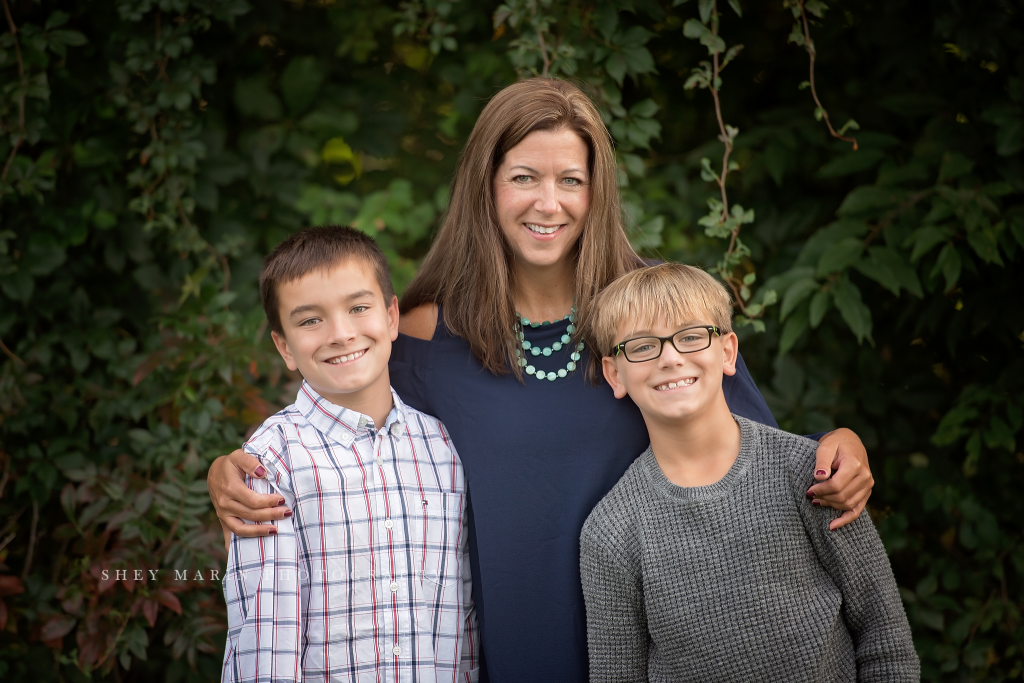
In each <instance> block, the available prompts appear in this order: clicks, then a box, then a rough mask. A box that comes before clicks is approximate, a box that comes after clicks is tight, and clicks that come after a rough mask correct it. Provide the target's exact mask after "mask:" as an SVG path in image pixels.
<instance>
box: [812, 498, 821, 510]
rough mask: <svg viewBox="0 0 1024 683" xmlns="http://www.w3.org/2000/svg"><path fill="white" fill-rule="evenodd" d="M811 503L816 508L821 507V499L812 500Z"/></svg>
mask: <svg viewBox="0 0 1024 683" xmlns="http://www.w3.org/2000/svg"><path fill="white" fill-rule="evenodd" d="M811 505H813V506H814V507H816V508H817V507H821V501H820V500H812V501H811Z"/></svg>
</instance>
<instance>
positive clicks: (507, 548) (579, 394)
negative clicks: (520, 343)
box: [390, 314, 776, 683]
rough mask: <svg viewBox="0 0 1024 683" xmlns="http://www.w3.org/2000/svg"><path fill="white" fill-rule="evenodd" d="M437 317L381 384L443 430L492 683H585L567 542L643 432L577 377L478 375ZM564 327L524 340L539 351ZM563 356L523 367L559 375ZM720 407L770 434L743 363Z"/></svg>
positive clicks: (579, 606)
mask: <svg viewBox="0 0 1024 683" xmlns="http://www.w3.org/2000/svg"><path fill="white" fill-rule="evenodd" d="M441 317H442V316H441V315H440V314H439V315H438V324H437V329H436V330H435V332H434V338H433V339H432V340H430V341H424V340H421V339H416V338H413V337H408V336H406V335H401V334H400V335H399V336H398V340H397V341H396V342H395V343H394V346H393V347H392V351H391V363H390V371H391V384H392V385H393V386H394V388H395V390H396V391H397V392H398V394H399V396H401V397H402V400H403V401H405V402H406V403H408V404H409V405H411V406H412V407H414V408H416V409H418V410H422V411H424V412H426V413H428V414H431V415H435V416H436V417H438V418H440V419H441V421H442V422H444V424H445V426H447V427H448V431H449V432H450V433H451V435H452V439H453V440H454V442H455V448H456V450H458V452H459V455H460V456H461V458H462V463H463V467H464V468H465V472H466V478H467V482H468V487H469V498H470V509H471V514H470V525H469V533H470V536H469V549H470V556H471V563H472V569H473V598H474V600H475V603H476V609H477V614H478V617H479V620H480V630H481V638H482V643H483V662H484V670H483V672H482V674H483V675H482V676H481V680H489V681H490V683H524V682H526V681H529V682H530V683H542V682H544V681H552V682H557V683H586V681H587V630H586V615H585V612H584V606H583V589H582V587H581V584H580V570H579V538H580V530H581V529H582V528H583V522H584V521H585V520H586V518H587V515H589V514H590V511H591V509H593V507H594V506H595V505H596V504H597V502H598V501H599V500H601V498H602V497H604V495H605V494H606V493H608V491H609V490H611V488H612V486H614V485H615V483H616V482H617V481H618V480H619V478H620V477H621V476H622V474H623V473H624V472H625V471H626V468H628V467H629V465H630V464H631V463H632V462H633V460H635V459H636V457H637V456H639V455H640V454H641V453H643V451H644V450H646V448H647V445H648V438H647V428H646V427H645V426H644V422H643V418H642V417H641V415H640V411H639V409H637V407H636V405H635V404H634V403H633V402H632V401H631V400H630V399H629V398H628V397H627V398H625V399H623V400H617V399H616V398H615V397H614V396H613V395H612V390H611V388H610V387H609V386H608V384H607V383H605V382H604V381H603V379H602V382H601V385H600V386H594V385H592V384H590V383H589V382H588V381H587V379H586V377H585V372H584V371H583V369H584V368H586V367H587V363H588V362H589V357H588V354H587V351H586V350H584V351H583V358H582V360H581V363H580V366H579V369H577V370H576V372H574V373H572V374H570V375H569V376H568V377H567V378H564V379H558V380H555V381H554V382H551V381H547V380H538V379H537V378H536V377H532V376H525V383H520V382H519V381H518V380H517V379H515V377H514V376H513V375H511V374H509V375H503V376H501V377H496V376H494V375H493V374H491V373H490V372H488V371H486V370H484V369H483V366H481V365H480V363H479V362H478V361H477V360H476V359H475V358H474V357H473V355H472V353H471V352H470V350H469V345H468V344H467V343H466V342H465V341H464V340H463V339H461V338H459V337H456V336H454V335H452V334H451V333H450V332H449V331H448V330H447V328H446V327H445V326H444V323H443V321H442V320H441ZM567 326H568V322H567V321H561V322H559V323H555V324H552V325H549V326H543V327H540V328H529V327H528V328H526V338H527V339H528V340H529V341H530V342H531V343H532V344H535V345H541V346H550V345H551V344H552V343H553V342H555V341H557V340H558V339H559V337H561V335H563V334H564V333H565V330H566V327H567ZM568 354H569V350H568V349H563V350H562V351H561V352H556V353H553V354H552V355H551V357H549V358H545V357H544V356H537V357H533V356H529V360H530V362H531V363H532V364H533V365H535V366H536V367H537V368H538V369H540V370H545V371H549V370H558V369H559V368H564V367H565V365H566V363H567V362H568V360H569V358H568ZM724 379H725V382H724V388H725V397H726V400H727V401H728V403H729V408H730V409H731V410H732V412H734V413H736V414H737V415H742V416H743V417H747V418H749V419H751V420H756V421H757V422H761V423H763V424H767V425H772V426H776V423H775V419H774V418H773V417H772V414H771V412H770V411H769V410H768V406H767V404H766V403H765V402H764V399H763V398H762V397H761V394H760V392H759V391H758V389H757V386H756V385H755V384H754V381H753V379H752V378H751V377H750V373H749V372H748V371H747V368H746V366H745V365H744V363H743V359H742V357H741V358H740V359H739V360H738V363H737V373H736V374H735V375H734V376H732V377H728V376H727V377H725V378H724Z"/></svg>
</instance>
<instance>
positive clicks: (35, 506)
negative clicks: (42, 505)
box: [21, 498, 39, 581]
mask: <svg viewBox="0 0 1024 683" xmlns="http://www.w3.org/2000/svg"><path fill="white" fill-rule="evenodd" d="M38 525H39V502H38V501H37V500H36V499H35V498H33V499H32V524H31V525H30V526H29V530H28V553H27V554H26V555H25V566H24V567H22V569H21V580H22V581H25V580H26V579H28V573H29V571H31V570H32V555H33V554H35V549H36V527H37V526H38Z"/></svg>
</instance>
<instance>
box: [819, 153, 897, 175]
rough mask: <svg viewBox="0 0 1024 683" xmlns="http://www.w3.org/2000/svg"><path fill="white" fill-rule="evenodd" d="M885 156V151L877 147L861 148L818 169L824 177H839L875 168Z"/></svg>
mask: <svg viewBox="0 0 1024 683" xmlns="http://www.w3.org/2000/svg"><path fill="white" fill-rule="evenodd" d="M884 158H885V152H882V151H881V150H877V149H861V150H859V151H857V152H850V153H848V154H845V155H843V156H841V157H837V158H835V159H833V160H832V161H830V162H828V163H827V164H825V165H824V166H822V167H821V169H820V170H819V171H818V175H819V176H821V177H822V178H839V177H841V176H845V175H851V174H853V173H860V172H861V171H866V170H868V169H870V168H873V167H874V166H876V165H877V164H878V162H879V161H881V160H882V159H884Z"/></svg>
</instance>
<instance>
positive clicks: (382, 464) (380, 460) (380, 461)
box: [374, 458, 384, 467]
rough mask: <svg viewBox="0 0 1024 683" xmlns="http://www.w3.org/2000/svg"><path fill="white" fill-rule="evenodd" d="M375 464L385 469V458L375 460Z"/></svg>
mask: <svg viewBox="0 0 1024 683" xmlns="http://www.w3.org/2000/svg"><path fill="white" fill-rule="evenodd" d="M374 462H375V463H377V467H383V466H384V458H377V459H375V460H374Z"/></svg>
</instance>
